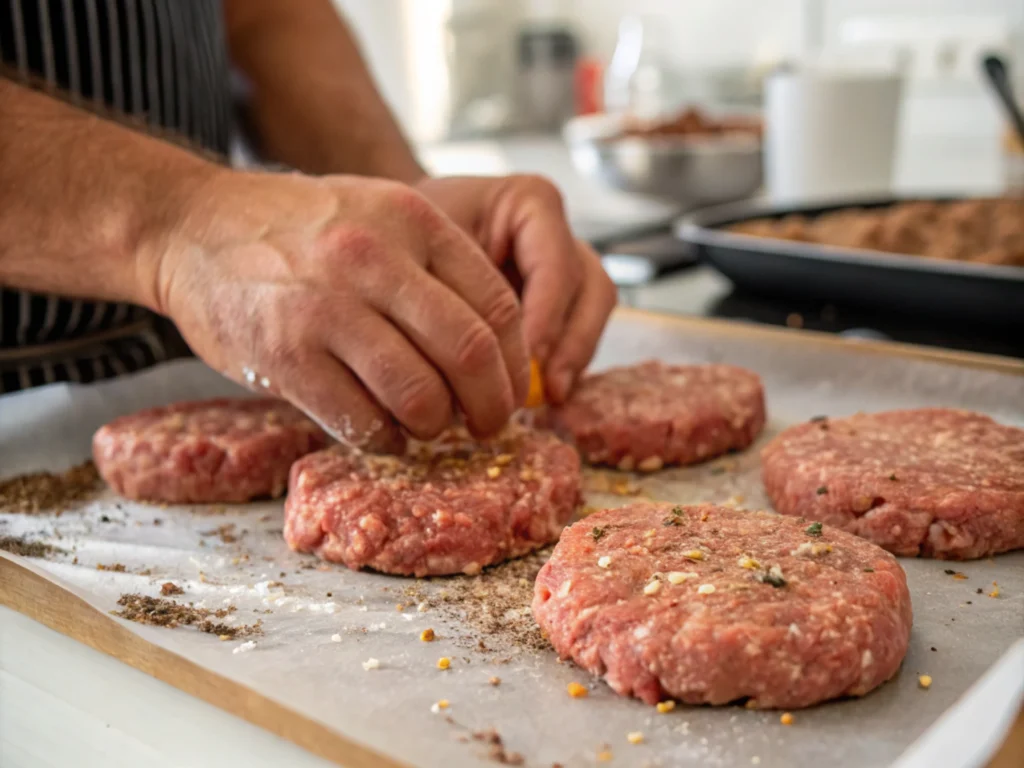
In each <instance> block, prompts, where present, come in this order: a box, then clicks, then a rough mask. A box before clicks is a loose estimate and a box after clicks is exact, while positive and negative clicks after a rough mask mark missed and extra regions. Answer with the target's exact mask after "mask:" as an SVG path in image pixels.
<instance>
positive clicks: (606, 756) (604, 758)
mask: <svg viewBox="0 0 1024 768" xmlns="http://www.w3.org/2000/svg"><path fill="white" fill-rule="evenodd" d="M611 759H612V753H611V750H608V749H602V750H601V751H600V752H598V753H597V762H599V763H608V762H611Z"/></svg>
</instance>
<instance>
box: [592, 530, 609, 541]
mask: <svg viewBox="0 0 1024 768" xmlns="http://www.w3.org/2000/svg"><path fill="white" fill-rule="evenodd" d="M606 533H608V529H607V528H599V527H596V526H595V527H594V528H591V529H590V535H591V536H592V537H593V538H594V541H600V540H601V537H602V536H604V535H605V534H606Z"/></svg>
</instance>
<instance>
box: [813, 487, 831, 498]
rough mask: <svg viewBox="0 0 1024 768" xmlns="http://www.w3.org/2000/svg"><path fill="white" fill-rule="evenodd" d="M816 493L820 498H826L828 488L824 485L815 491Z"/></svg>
mask: <svg viewBox="0 0 1024 768" xmlns="http://www.w3.org/2000/svg"><path fill="white" fill-rule="evenodd" d="M815 493H817V494H818V495H819V496H824V495H825V494H826V493H828V488H826V487H825V486H824V485H822V486H819V487H818V490H817V491H815Z"/></svg>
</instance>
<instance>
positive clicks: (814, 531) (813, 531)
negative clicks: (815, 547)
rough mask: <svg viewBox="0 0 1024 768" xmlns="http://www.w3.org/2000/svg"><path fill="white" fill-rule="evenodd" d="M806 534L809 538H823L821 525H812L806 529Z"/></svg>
mask: <svg viewBox="0 0 1024 768" xmlns="http://www.w3.org/2000/svg"><path fill="white" fill-rule="evenodd" d="M804 533H806V534H807V535H808V536H821V523H811V524H810V525H808V526H807V527H806V528H804Z"/></svg>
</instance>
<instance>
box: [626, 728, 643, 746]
mask: <svg viewBox="0 0 1024 768" xmlns="http://www.w3.org/2000/svg"><path fill="white" fill-rule="evenodd" d="M626 741H628V742H629V743H630V744H643V743H644V735H643V734H642V733H641V732H640V731H630V732H629V733H627V734H626Z"/></svg>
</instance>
